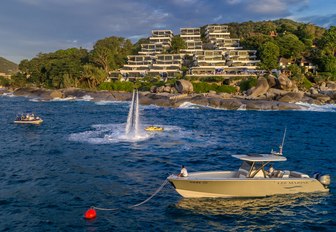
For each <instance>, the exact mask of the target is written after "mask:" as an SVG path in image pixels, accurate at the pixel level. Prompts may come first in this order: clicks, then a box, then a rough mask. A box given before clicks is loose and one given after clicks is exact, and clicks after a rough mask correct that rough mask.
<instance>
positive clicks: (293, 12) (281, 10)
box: [0, 0, 336, 63]
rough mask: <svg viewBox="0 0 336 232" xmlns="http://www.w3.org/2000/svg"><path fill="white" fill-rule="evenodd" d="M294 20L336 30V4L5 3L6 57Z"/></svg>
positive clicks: (330, 0)
mask: <svg viewBox="0 0 336 232" xmlns="http://www.w3.org/2000/svg"><path fill="white" fill-rule="evenodd" d="M279 18H289V19H293V20H296V21H300V22H306V23H308V22H309V23H313V24H315V25H319V26H323V27H326V28H328V27H329V26H331V25H333V26H336V0H1V2H0V57H5V58H6V59H8V60H11V61H13V62H16V63H19V62H20V61H21V60H23V59H31V58H33V57H35V56H36V55H37V54H39V53H48V52H54V51H56V50H59V49H67V48H72V47H82V48H86V49H88V50H91V49H92V46H93V45H94V44H95V42H96V41H97V40H99V39H103V38H105V37H109V36H121V37H124V38H128V39H131V40H132V42H133V43H135V42H136V41H137V40H138V39H139V38H146V37H149V36H150V34H151V30H153V29H170V30H172V31H173V32H174V33H175V34H179V30H180V28H182V27H201V26H203V25H206V24H212V23H221V24H225V23H230V22H246V21H250V20H252V21H261V20H273V19H279Z"/></svg>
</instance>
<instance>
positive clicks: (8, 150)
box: [0, 96, 336, 231]
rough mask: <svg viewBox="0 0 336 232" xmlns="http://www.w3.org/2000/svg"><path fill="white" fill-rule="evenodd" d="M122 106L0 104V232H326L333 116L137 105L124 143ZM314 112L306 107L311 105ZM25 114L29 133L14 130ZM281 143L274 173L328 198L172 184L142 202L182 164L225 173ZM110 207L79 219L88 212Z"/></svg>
mask: <svg viewBox="0 0 336 232" xmlns="http://www.w3.org/2000/svg"><path fill="white" fill-rule="evenodd" d="M128 109H129V103H127V102H122V103H116V102H102V103H94V102H90V101H85V100H83V101H71V100H70V101H50V102H40V101H36V100H34V101H30V100H29V99H27V98H22V97H7V96H0V112H1V117H0V131H1V139H0V149H1V152H0V164H1V169H0V180H1V181H0V207H1V213H0V231H335V228H336V220H335V218H336V197H335V182H336V181H335V177H336V171H335V166H336V161H335V158H336V136H335V134H336V112H335V108H333V109H332V110H330V111H328V110H322V112H321V111H318V110H312V111H226V110H215V109H204V108H197V107H191V108H188V107H187V108H179V109H173V108H162V107H156V106H140V120H141V125H142V128H144V127H145V126H148V125H158V126H162V127H164V128H165V131H164V132H163V133H146V132H144V134H143V135H144V136H143V137H142V138H141V139H139V140H130V139H127V138H125V137H123V136H124V128H125V122H126V120H127V114H128ZM314 109H315V108H314ZM26 111H32V112H35V113H36V114H38V115H39V116H41V117H42V118H43V120H44V122H43V124H41V125H40V126H32V125H16V124H14V123H13V120H14V119H15V116H16V115H17V114H18V113H21V112H26ZM285 128H287V137H286V142H285V146H284V154H285V156H286V157H287V158H288V161H287V162H284V163H281V164H276V168H279V169H282V168H283V169H289V170H298V171H302V172H304V173H307V174H309V175H312V174H313V173H314V172H316V171H319V172H320V173H329V174H330V175H331V177H332V184H331V186H330V188H331V192H330V193H328V194H315V193H314V194H298V195H286V196H273V197H267V198H257V199H183V198H182V197H180V196H179V195H178V194H177V193H176V192H175V190H174V189H173V187H172V186H170V185H167V186H165V187H164V188H163V189H162V191H161V192H160V193H159V194H158V195H156V196H155V197H154V198H153V199H151V200H150V201H149V202H148V203H146V204H144V205H142V206H139V207H137V208H134V209H127V206H130V205H134V204H137V203H139V202H141V201H143V200H145V199H146V198H147V197H149V196H150V195H151V194H152V193H153V192H154V191H155V190H156V189H157V188H158V187H159V186H160V185H161V184H162V182H163V181H164V180H165V178H166V177H167V176H168V175H169V174H171V173H178V172H179V169H180V165H181V164H184V165H185V166H186V167H187V168H188V170H189V171H206V170H235V169H236V168H238V166H239V164H240V163H239V162H237V160H235V159H234V158H231V156H230V155H232V154H243V153H247V152H249V153H251V152H252V153H254V152H269V151H270V150H271V149H277V146H278V145H279V143H281V139H282V134H283V131H284V129H285ZM93 205H94V206H97V207H107V208H120V210H118V211H98V216H97V218H96V219H94V220H92V221H86V220H84V219H83V214H84V212H85V211H86V210H87V209H88V208H89V207H90V206H93Z"/></svg>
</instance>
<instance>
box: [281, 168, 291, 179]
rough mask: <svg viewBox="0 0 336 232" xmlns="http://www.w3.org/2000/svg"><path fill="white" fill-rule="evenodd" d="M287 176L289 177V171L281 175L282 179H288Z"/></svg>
mask: <svg viewBox="0 0 336 232" xmlns="http://www.w3.org/2000/svg"><path fill="white" fill-rule="evenodd" d="M289 175H290V171H288V170H285V171H284V173H283V175H282V178H289Z"/></svg>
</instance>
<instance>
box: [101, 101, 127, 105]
mask: <svg viewBox="0 0 336 232" xmlns="http://www.w3.org/2000/svg"><path fill="white" fill-rule="evenodd" d="M125 103H129V102H128V101H97V102H95V104H96V105H99V106H105V105H112V104H125Z"/></svg>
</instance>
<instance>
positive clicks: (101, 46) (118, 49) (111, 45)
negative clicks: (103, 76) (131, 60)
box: [91, 36, 133, 73]
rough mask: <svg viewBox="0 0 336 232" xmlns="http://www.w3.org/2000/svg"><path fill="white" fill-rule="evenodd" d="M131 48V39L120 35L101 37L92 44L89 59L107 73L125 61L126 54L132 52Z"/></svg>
mask: <svg viewBox="0 0 336 232" xmlns="http://www.w3.org/2000/svg"><path fill="white" fill-rule="evenodd" d="M132 48H133V45H132V43H131V41H130V40H128V39H124V38H122V37H115V36H112V37H108V38H105V39H101V40H98V41H97V42H96V44H95V45H94V46H93V50H92V51H91V60H92V62H93V63H94V64H96V65H97V66H99V67H101V68H103V69H104V70H105V72H106V73H108V72H109V71H111V70H115V69H117V68H120V67H122V66H123V65H124V64H125V63H126V60H127V55H130V54H132Z"/></svg>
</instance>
